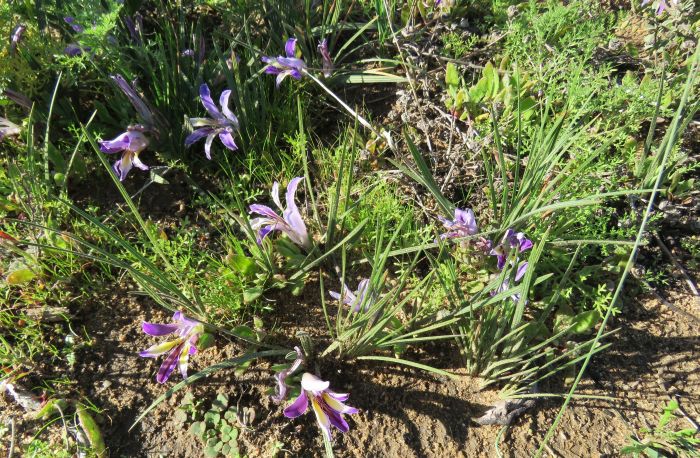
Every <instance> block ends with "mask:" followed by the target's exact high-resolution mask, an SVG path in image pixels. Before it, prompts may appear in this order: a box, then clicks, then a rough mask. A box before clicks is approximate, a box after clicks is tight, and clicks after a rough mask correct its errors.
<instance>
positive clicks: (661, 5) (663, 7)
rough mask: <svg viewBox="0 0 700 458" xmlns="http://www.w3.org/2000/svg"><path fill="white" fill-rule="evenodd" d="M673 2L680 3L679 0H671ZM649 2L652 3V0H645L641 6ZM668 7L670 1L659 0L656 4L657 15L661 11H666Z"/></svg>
mask: <svg viewBox="0 0 700 458" xmlns="http://www.w3.org/2000/svg"><path fill="white" fill-rule="evenodd" d="M671 2H672V3H673V4H674V5H677V4H678V0H671ZM649 3H651V0H643V1H642V4H641V6H646V5H648V4H649ZM667 8H668V3H666V0H659V2H658V4H657V6H656V15H657V16H658V15H660V14H661V13H663V12H664V11H666V9H667Z"/></svg>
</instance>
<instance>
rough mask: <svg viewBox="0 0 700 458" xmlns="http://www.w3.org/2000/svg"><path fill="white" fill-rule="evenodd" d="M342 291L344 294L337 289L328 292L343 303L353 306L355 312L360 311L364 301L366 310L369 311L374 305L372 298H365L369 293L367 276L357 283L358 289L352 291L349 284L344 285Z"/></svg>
mask: <svg viewBox="0 0 700 458" xmlns="http://www.w3.org/2000/svg"><path fill="white" fill-rule="evenodd" d="M341 292H342V293H343V294H342V296H341V294H340V293H337V292H335V291H329V292H328V294H330V296H331V297H332V298H333V299H335V300H338V301H341V302H342V303H343V304H346V305H349V306H350V307H352V311H353V312H359V311H360V307H361V306H362V304H363V303H364V304H365V307H364V308H365V311H367V310H368V309H369V308H370V306H371V305H372V304H371V300H369V299H365V297H366V296H367V293H368V292H369V279H367V278H363V279H362V280H360V283H358V284H357V291H355V292H352V291H350V288H348V287H347V285H343V288H342V289H341ZM341 298H342V300H341Z"/></svg>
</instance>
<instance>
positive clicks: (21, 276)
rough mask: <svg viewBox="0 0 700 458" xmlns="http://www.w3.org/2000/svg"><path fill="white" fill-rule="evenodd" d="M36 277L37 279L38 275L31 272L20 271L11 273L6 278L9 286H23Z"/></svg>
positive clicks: (27, 270)
mask: <svg viewBox="0 0 700 458" xmlns="http://www.w3.org/2000/svg"><path fill="white" fill-rule="evenodd" d="M34 277H36V275H35V274H34V272H32V271H31V270H29V269H19V270H15V271H14V272H10V273H9V274H8V275H7V277H6V278H5V281H7V284H8V285H13V286H14V285H23V284H25V283H29V282H30V281H32V279H33V278H34Z"/></svg>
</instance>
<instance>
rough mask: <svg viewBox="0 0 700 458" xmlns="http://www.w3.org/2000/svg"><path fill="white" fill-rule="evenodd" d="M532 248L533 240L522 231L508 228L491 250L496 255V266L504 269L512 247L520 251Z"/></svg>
mask: <svg viewBox="0 0 700 458" xmlns="http://www.w3.org/2000/svg"><path fill="white" fill-rule="evenodd" d="M530 248H532V241H531V240H530V239H528V238H526V237H525V234H523V233H522V232H515V231H514V230H513V229H510V228H509V229H508V230H507V231H506V233H505V235H503V240H502V241H501V243H500V244H499V245H497V246H495V247H494V248H493V249H492V250H491V253H490V254H491V255H492V256H496V259H497V262H496V266H497V267H498V268H499V269H500V270H503V267H504V266H505V265H506V260H507V259H508V255H509V253H510V251H511V250H512V249H517V250H518V252H519V253H522V252H523V251H526V250H529V249H530Z"/></svg>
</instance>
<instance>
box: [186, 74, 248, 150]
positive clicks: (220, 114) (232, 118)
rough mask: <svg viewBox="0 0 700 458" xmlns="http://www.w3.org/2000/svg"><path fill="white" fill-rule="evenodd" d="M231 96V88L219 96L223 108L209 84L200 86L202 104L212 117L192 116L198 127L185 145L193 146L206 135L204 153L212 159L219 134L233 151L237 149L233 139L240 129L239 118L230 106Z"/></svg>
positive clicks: (195, 125)
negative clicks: (213, 97) (212, 151)
mask: <svg viewBox="0 0 700 458" xmlns="http://www.w3.org/2000/svg"><path fill="white" fill-rule="evenodd" d="M230 96H231V91H230V90H228V89H227V90H225V91H223V92H222V93H221V96H220V97H219V105H221V110H219V108H218V107H217V106H216V104H215V103H214V101H213V100H212V98H211V93H210V92H209V86H207V85H206V83H205V84H202V85H201V86H199V98H200V100H201V101H202V105H204V108H205V109H206V110H207V112H208V113H209V115H210V116H211V118H190V123H191V124H192V126H193V127H197V128H198V129H197V130H195V131H194V132H192V133H191V134H190V135H188V136H187V138H186V139H185V146H187V147H189V146H192V145H193V144H194V143H196V142H198V141H199V140H201V139H203V138H205V137H206V139H207V140H206V141H205V142H204V154H206V156H207V159H209V160H211V144H212V142H213V141H214V137H216V136H217V135H218V136H219V140H221V143H223V144H224V146H225V147H226V148H228V149H230V150H231V151H236V150H237V149H238V146H236V142H234V141H233V135H232V134H233V133H235V132H236V131H237V130H238V129H239V125H238V118H237V117H236V115H234V114H233V112H232V111H231V110H230V109H229V107H228V99H229V97H230Z"/></svg>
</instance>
